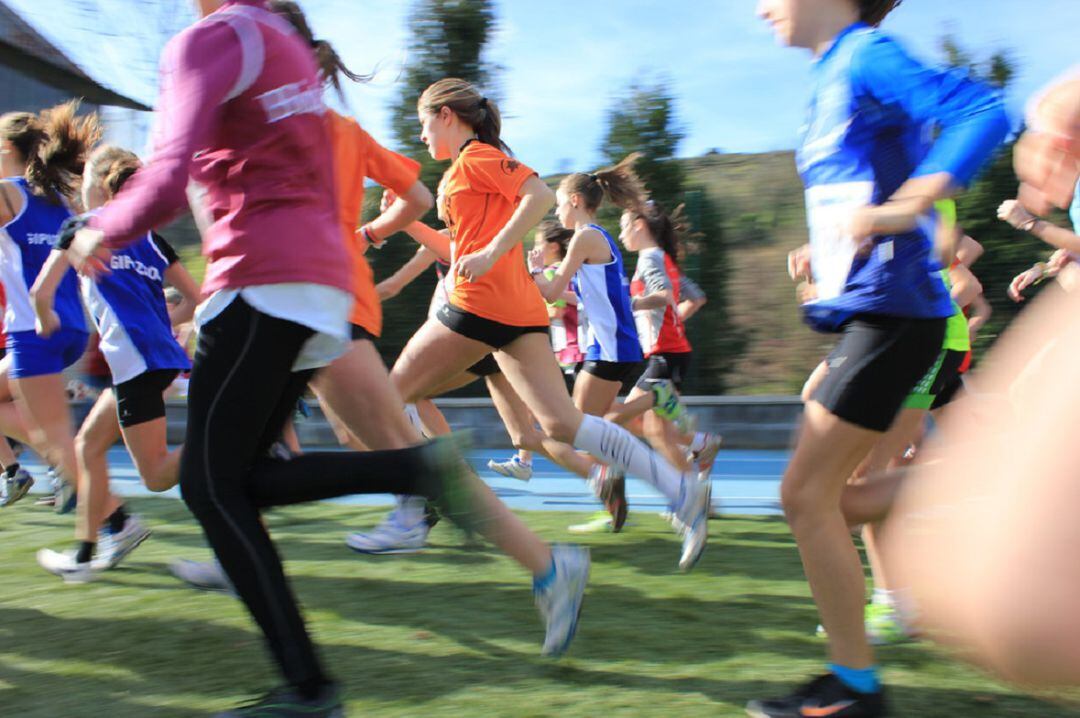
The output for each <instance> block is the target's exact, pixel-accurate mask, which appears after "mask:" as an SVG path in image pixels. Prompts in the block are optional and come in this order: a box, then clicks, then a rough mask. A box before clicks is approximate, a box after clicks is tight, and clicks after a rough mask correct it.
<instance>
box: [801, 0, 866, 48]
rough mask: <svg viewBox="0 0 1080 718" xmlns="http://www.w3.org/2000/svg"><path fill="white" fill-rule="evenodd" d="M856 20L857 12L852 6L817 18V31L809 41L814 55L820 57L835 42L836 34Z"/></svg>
mask: <svg viewBox="0 0 1080 718" xmlns="http://www.w3.org/2000/svg"><path fill="white" fill-rule="evenodd" d="M858 21H859V12H858V10H856V9H855V7H854V6H852V7H850V8H845V9H843V10H837V11H836V12H835V13H829V14H826V15H824V17H821V18H819V20H818V27H817V32H816V33H814V39H813V40H812V41H811V42H810V50H811V52H813V53H814V57H821V56H822V55H824V54H825V53H826V52H828V51H829V48H830V47H832V46H833V43H834V42H836V37H837V35H839V34H840V33H841V32H843V31H844V29H845V28H847V27H850V26H851V25H853V24H854V23H856V22H858Z"/></svg>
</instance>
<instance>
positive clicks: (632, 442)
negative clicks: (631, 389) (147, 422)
mask: <svg viewBox="0 0 1080 718" xmlns="http://www.w3.org/2000/svg"><path fill="white" fill-rule="evenodd" d="M574 448H576V449H581V450H583V451H587V452H589V453H590V454H592V455H593V456H595V457H596V458H598V459H600V460H601V461H603V462H604V463H606V464H614V465H615V466H618V467H619V468H621V469H623V470H624V471H626V472H627V473H628V474H631V475H632V476H636V477H637V478H639V479H644V480H645V481H648V482H649V483H650V484H652V485H653V486H655V487H656V488H657V489H659V490H660V492H661V493H662V494H664V496H666V497H668V498H669V499H671V500H672V501H678V500H679V489H680V488H681V487H682V481H683V477H682V473H681V472H680V471H679V470H678V469H676V468H675V467H674V466H672V465H671V464H669V463H668V462H667V461H666V460H665V459H664V457H662V456H660V455H659V454H657V453H656V452H655V451H653V450H652V449H650V448H649V447H647V446H646V445H645V444H643V443H642V442H640V441H638V440H637V437H635V436H634V435H633V434H631V433H630V432H629V431H627V430H626V429H624V428H622V427H621V426H617V425H615V424H612V423H611V422H610V421H604V420H603V419H601V418H600V417H597V416H589V415H586V416H585V417H584V418H583V419H582V420H581V427H580V428H578V431H577V436H575V437H574Z"/></svg>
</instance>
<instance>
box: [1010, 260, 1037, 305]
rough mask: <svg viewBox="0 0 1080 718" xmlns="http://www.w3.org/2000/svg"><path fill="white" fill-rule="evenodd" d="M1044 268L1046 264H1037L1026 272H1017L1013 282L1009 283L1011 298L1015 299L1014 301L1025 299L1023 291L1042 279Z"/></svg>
mask: <svg viewBox="0 0 1080 718" xmlns="http://www.w3.org/2000/svg"><path fill="white" fill-rule="evenodd" d="M1043 270H1044V265H1041V264H1036V265H1035V266H1034V267H1032V268H1031V269H1029V270H1027V271H1026V272H1021V273H1020V274H1017V275H1016V276H1015V277H1014V278H1013V280H1012V282H1010V283H1009V289H1008V295H1009V299H1011V300H1013V301H1014V302H1022V301H1024V299H1025V297H1024V295H1023V294H1022V292H1023V291H1024V290H1025V289H1027V288H1028V287H1030V286H1031V285H1032V284H1034V283H1035V282H1037V281H1039V280H1040V279H1042V276H1043Z"/></svg>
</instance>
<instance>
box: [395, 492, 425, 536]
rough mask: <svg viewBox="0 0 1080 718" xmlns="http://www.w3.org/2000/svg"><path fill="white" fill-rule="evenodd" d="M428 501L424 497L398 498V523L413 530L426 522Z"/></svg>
mask: <svg viewBox="0 0 1080 718" xmlns="http://www.w3.org/2000/svg"><path fill="white" fill-rule="evenodd" d="M426 506H427V501H425V500H424V497H423V496H398V507H397V515H398V519H397V520H398V523H399V524H401V525H402V526H405V527H408V528H412V527H413V526H416V525H417V524H418V523H420V522H421V521H423V520H424V516H425V514H426V508H425V507H426Z"/></svg>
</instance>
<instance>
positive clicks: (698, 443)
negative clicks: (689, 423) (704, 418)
mask: <svg viewBox="0 0 1080 718" xmlns="http://www.w3.org/2000/svg"><path fill="white" fill-rule="evenodd" d="M705 438H706V434H704V433H702V432H700V431H696V432H694V438H693V439H691V440H690V446H689V449H690V451H693V452H695V453H696V452H698V451H701V450H702V449H704V448H705Z"/></svg>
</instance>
